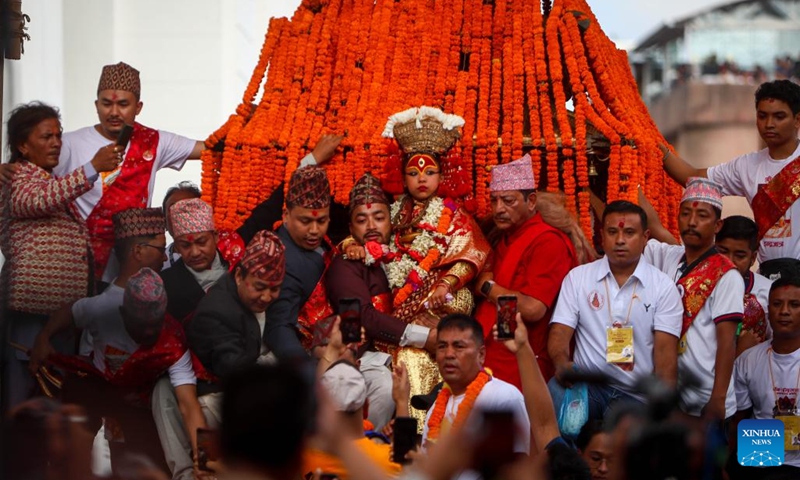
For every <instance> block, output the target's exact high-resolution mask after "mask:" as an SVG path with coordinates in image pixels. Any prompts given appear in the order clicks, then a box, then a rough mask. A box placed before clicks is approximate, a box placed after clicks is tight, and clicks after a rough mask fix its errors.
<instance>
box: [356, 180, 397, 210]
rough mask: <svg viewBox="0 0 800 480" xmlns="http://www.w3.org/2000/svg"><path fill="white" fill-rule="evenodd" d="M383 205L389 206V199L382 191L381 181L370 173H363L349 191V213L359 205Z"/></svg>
mask: <svg viewBox="0 0 800 480" xmlns="http://www.w3.org/2000/svg"><path fill="white" fill-rule="evenodd" d="M373 203H383V204H385V205H389V203H390V202H389V197H387V196H386V192H384V191H383V187H382V186H381V181H380V180H378V179H377V178H376V177H375V176H373V175H372V174H371V173H365V174H364V175H362V176H361V178H359V179H358V181H357V182H356V184H355V185H353V189H352V190H350V213H353V210H355V209H356V207H360V206H361V205H371V204H373Z"/></svg>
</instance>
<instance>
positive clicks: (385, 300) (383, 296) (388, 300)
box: [370, 292, 392, 315]
mask: <svg viewBox="0 0 800 480" xmlns="http://www.w3.org/2000/svg"><path fill="white" fill-rule="evenodd" d="M370 302H371V303H372V306H373V307H374V308H375V310H377V311H379V312H381V313H385V314H386V315H391V314H392V296H391V295H389V292H386V293H379V294H377V295H373V296H372V298H370Z"/></svg>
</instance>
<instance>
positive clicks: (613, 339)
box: [606, 327, 633, 363]
mask: <svg viewBox="0 0 800 480" xmlns="http://www.w3.org/2000/svg"><path fill="white" fill-rule="evenodd" d="M606 362H608V363H633V327H609V328H607V329H606Z"/></svg>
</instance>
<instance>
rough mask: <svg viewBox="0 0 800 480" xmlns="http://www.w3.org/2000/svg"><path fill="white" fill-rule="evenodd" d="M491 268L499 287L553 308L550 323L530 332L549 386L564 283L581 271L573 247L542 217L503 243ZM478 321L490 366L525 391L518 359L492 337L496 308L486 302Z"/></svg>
mask: <svg viewBox="0 0 800 480" xmlns="http://www.w3.org/2000/svg"><path fill="white" fill-rule="evenodd" d="M487 265H488V268H489V269H490V270H491V272H492V273H493V274H494V281H495V282H496V283H497V284H498V285H500V286H501V287H503V288H508V289H511V290H514V291H518V292H521V293H522V294H524V295H527V296H530V297H533V298H535V299H536V300H539V301H540V302H542V303H544V304H545V306H547V312H546V313H545V315H544V317H543V318H542V319H540V320H539V321H537V322H535V323H529V324H527V327H528V339H529V341H530V343H531V347H533V351H534V353H535V354H536V357H537V361H538V362H539V369H540V370H541V371H542V375H543V376H544V378H545V381H547V380H549V379H550V377H552V376H553V374H554V372H555V370H554V368H553V362H552V361H551V360H550V356H549V355H548V354H547V333H548V331H549V328H548V327H549V323H550V317H551V315H552V313H553V311H552V309H553V306H554V305H555V302H556V299H558V292H559V290H560V289H561V282H562V281H563V280H564V277H565V276H566V275H567V273H569V271H570V270H572V269H573V268H574V267H575V266H577V265H578V260H577V255H576V254H575V248H574V247H573V245H572V242H571V241H570V240H569V238H568V237H567V236H566V235H564V233H562V232H561V231H560V230H557V229H555V228H553V227H551V226H550V225H548V224H546V223H545V222H544V220H542V217H541V215H539V214H538V213H537V214H536V215H534V216H533V217H532V218H530V219H529V220H528V221H527V222H525V223H524V224H522V225H521V226H520V227H519V228H517V229H516V230H514V231H513V232H511V234H509V235H506V236H505V237H503V239H501V240H500V242H498V244H497V246H496V247H495V251H494V258H493V259H490V261H489V262H488V263H487ZM475 317H476V318H477V319H478V321H479V322H480V323H481V325H482V326H483V331H484V333H485V334H486V363H485V366H486V367H488V368H489V369H491V370H492V374H493V375H494V376H495V377H497V378H499V379H501V380H504V381H506V382H508V383H511V384H513V385H516V386H517V388H521V387H522V383H521V381H520V377H519V369H518V368H517V359H516V356H515V355H514V354H513V353H511V352H510V351H509V350H508V349H507V348H506V347H505V346H504V345H503V343H502V342H496V341H494V338H493V337H492V326H493V325H494V324H495V322H496V320H497V310H496V306H495V304H494V303H492V302H489V301H488V300H483V301H482V302H481V303H480V305H478V309H477V310H476V313H475Z"/></svg>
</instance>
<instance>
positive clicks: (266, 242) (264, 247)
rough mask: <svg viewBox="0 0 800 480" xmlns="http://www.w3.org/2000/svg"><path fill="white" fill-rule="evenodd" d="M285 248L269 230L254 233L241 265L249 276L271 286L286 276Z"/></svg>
mask: <svg viewBox="0 0 800 480" xmlns="http://www.w3.org/2000/svg"><path fill="white" fill-rule="evenodd" d="M284 252H285V248H284V246H283V243H281V239H280V238H278V236H277V235H275V233H274V232H270V231H269V230H261V231H260V232H258V233H256V234H255V236H254V237H253V239H252V240H250V243H248V244H247V248H245V251H244V257H243V258H242V261H241V263H240V264H239V265H241V266H242V267H243V268H244V269H245V270H247V272H248V273H249V274H252V275H254V276H256V277H258V278H259V279H261V280H263V281H265V282H269V283H271V284H278V283H281V282H283V277H284V275H285V274H286V256H285V253H284Z"/></svg>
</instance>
